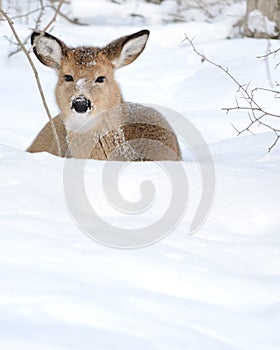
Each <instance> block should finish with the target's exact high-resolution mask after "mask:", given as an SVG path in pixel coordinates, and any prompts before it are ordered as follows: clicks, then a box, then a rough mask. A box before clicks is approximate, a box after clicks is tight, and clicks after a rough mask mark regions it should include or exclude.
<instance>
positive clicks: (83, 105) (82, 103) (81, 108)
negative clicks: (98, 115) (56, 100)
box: [71, 96, 91, 113]
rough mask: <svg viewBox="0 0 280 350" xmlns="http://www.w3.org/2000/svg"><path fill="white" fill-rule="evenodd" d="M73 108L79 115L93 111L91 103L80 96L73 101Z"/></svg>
mask: <svg viewBox="0 0 280 350" xmlns="http://www.w3.org/2000/svg"><path fill="white" fill-rule="evenodd" d="M71 108H72V109H74V110H75V111H76V112H77V113H86V112H87V111H88V110H89V109H91V102H90V100H88V99H87V98H86V97H85V96H78V97H76V98H74V100H73V101H72V106H71Z"/></svg>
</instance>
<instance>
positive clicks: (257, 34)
mask: <svg viewBox="0 0 280 350" xmlns="http://www.w3.org/2000/svg"><path fill="white" fill-rule="evenodd" d="M279 30H280V1H279V0H247V10H246V15H245V21H244V35H245V36H249V37H254V38H275V39H276V38H279Z"/></svg>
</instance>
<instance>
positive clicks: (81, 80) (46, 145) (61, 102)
mask: <svg viewBox="0 0 280 350" xmlns="http://www.w3.org/2000/svg"><path fill="white" fill-rule="evenodd" d="M148 37H149V31H148V30H142V31H140V32H137V33H135V34H132V35H128V36H124V37H121V38H119V39H117V40H115V41H113V42H111V43H110V44H108V45H107V46H105V47H103V48H99V47H87V46H81V47H77V48H70V47H68V46H66V45H65V44H64V43H63V42H62V41H61V40H59V39H57V38H55V37H54V36H52V35H50V34H47V33H40V32H34V33H33V34H32V37H31V43H32V46H33V51H34V53H35V55H36V56H37V58H38V59H39V60H40V61H41V62H42V63H43V64H44V65H46V66H48V67H51V68H54V69H55V70H56V71H57V74H58V81H57V84H56V89H55V93H56V101H57V104H58V106H59V108H60V111H61V113H60V114H59V115H58V116H57V117H55V118H54V119H53V121H54V124H55V126H56V129H57V133H58V137H59V140H60V143H61V149H62V155H63V156H64V157H66V156H68V157H74V158H86V159H108V160H128V161H134V160H138V161H139V160H180V159H181V154H180V149H179V146H178V141H177V138H176V136H175V133H174V131H173V129H172V128H171V126H170V125H169V124H168V122H167V121H166V120H165V118H164V117H163V116H162V115H161V114H160V113H158V112H157V111H156V110H154V109H152V108H149V107H144V106H142V105H140V104H135V103H128V102H124V100H123V97H122V94H121V90H120V87H119V85H118V83H117V82H116V80H115V78H114V71H115V70H116V69H118V68H121V67H123V66H126V65H127V64H130V63H131V62H133V61H134V60H135V59H136V58H137V57H138V56H139V55H140V54H141V52H142V51H143V50H144V48H145V46H146V42H147V40H148ZM27 151H29V152H43V151H46V152H49V153H52V154H55V155H58V152H57V146H56V142H55V139H54V136H53V133H52V129H51V126H50V123H48V124H46V126H45V127H44V128H43V129H42V130H41V131H40V133H39V134H38V135H37V137H36V139H35V140H34V141H33V143H32V145H31V146H30V147H29V148H28V149H27Z"/></svg>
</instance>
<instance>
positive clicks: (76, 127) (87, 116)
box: [64, 111, 99, 134]
mask: <svg viewBox="0 0 280 350" xmlns="http://www.w3.org/2000/svg"><path fill="white" fill-rule="evenodd" d="M98 120H99V117H98V116H94V115H92V114H91V113H90V112H86V113H77V112H75V111H72V112H71V114H70V115H69V116H68V117H67V118H66V119H65V120H64V125H65V127H66V129H67V130H68V131H72V132H74V133H81V134H82V133H85V132H87V131H89V130H91V129H92V128H94V126H95V125H96V124H97V122H98Z"/></svg>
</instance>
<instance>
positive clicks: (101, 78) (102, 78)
mask: <svg viewBox="0 0 280 350" xmlns="http://www.w3.org/2000/svg"><path fill="white" fill-rule="evenodd" d="M105 79H106V78H105V77H103V76H100V77H98V78H97V79H96V80H95V82H96V83H104V80H105Z"/></svg>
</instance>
